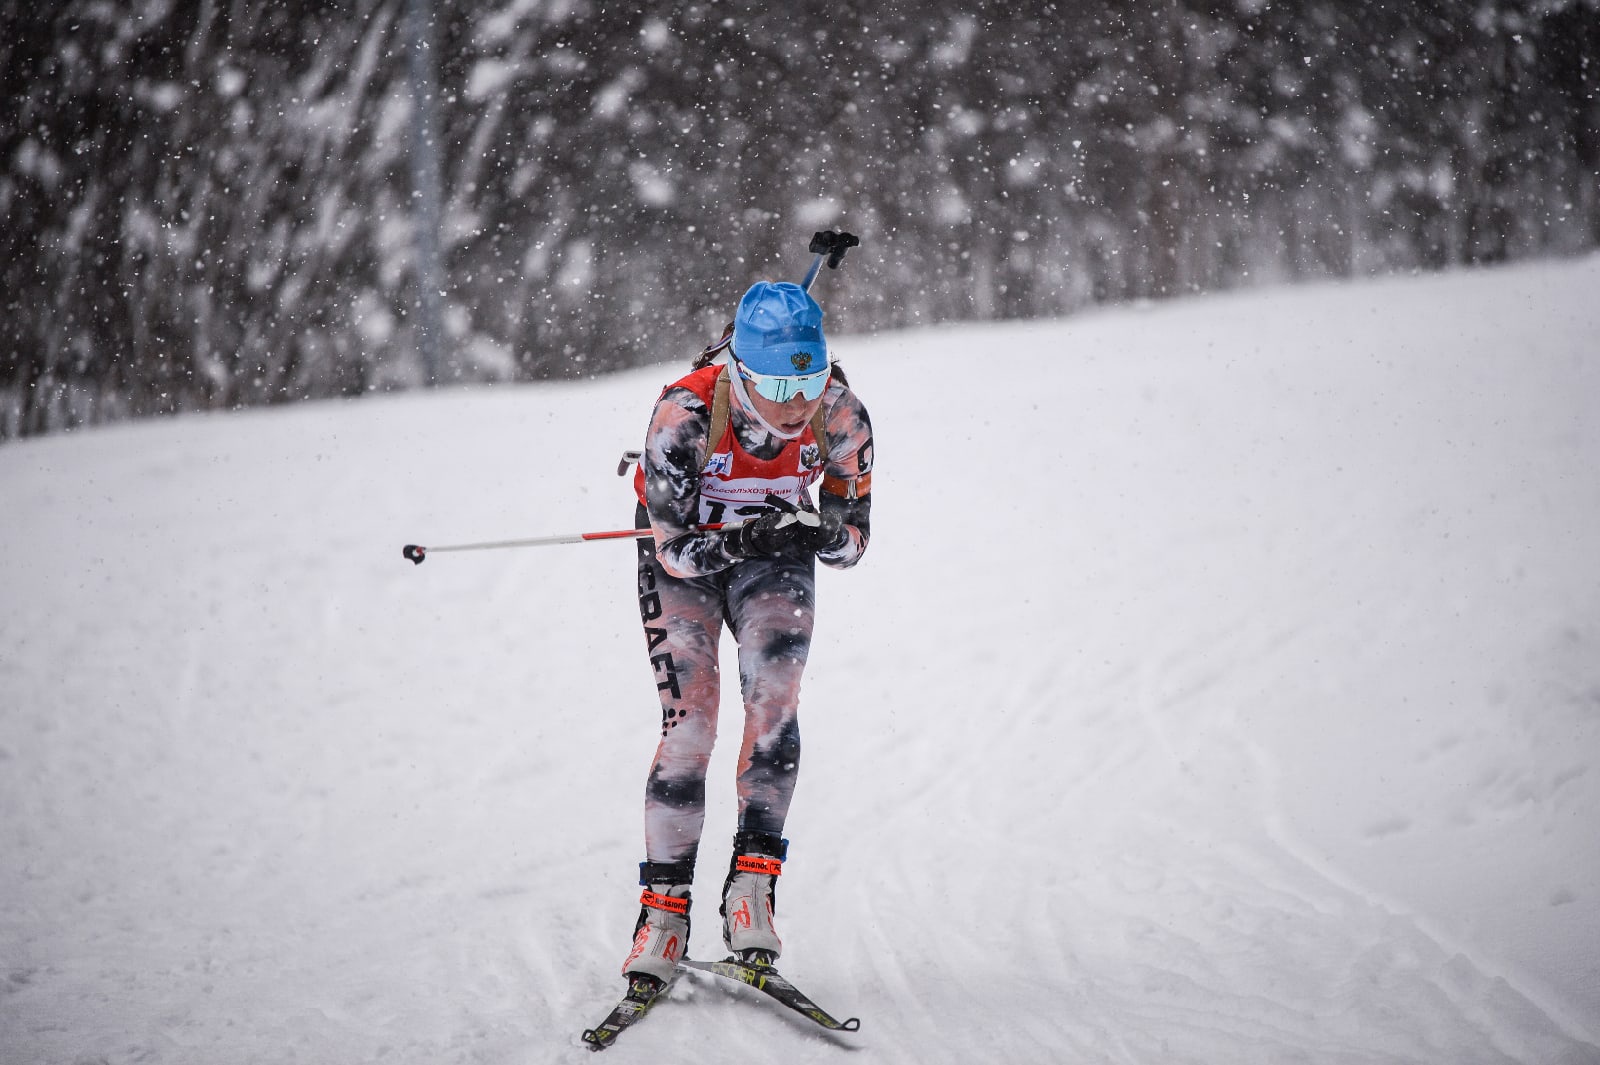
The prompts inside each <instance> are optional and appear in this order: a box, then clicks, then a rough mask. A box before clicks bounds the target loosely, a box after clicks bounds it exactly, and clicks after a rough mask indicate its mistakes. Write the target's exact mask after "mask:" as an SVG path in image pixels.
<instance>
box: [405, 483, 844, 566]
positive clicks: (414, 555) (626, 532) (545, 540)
mask: <svg viewBox="0 0 1600 1065" xmlns="http://www.w3.org/2000/svg"><path fill="white" fill-rule="evenodd" d="M763 502H764V503H766V505H767V506H769V507H772V508H775V509H777V510H783V511H788V512H789V513H790V514H794V515H796V516H797V517H798V518H799V520H800V521H801V522H802V523H803V524H806V525H814V524H816V522H817V519H816V518H815V517H814V516H813V515H812V514H811V513H810V512H809V511H801V510H800V508H799V507H797V506H795V505H794V504H793V503H791V502H789V501H788V500H787V499H784V498H783V497H782V496H779V495H774V494H772V493H771V492H768V493H767V495H766V498H765V499H764V500H763ZM801 515H804V516H801ZM807 518H810V519H811V520H810V521H807V520H806V519H807ZM741 524H742V523H741V522H737V521H718V522H712V523H711V524H709V525H696V526H695V527H694V528H695V531H696V532H711V531H713V530H715V529H734V528H737V527H738V526H739V525H741ZM650 535H651V531H650V528H649V527H648V526H646V527H645V528H643V529H607V530H606V531H604V532H580V533H557V534H556V535H555V536H536V537H534V538H533V539H531V540H491V541H489V542H487V543H481V544H446V545H444V546H443V547H423V546H422V545H421V544H407V545H406V546H405V547H403V548H401V550H400V554H401V555H403V556H405V559H406V561H408V562H411V563H412V564H414V565H418V566H420V565H422V563H423V562H424V561H425V560H426V559H427V557H428V552H429V551H432V552H434V553H436V554H437V553H439V552H442V551H495V550H499V549H500V548H502V547H547V546H549V545H550V544H581V543H584V542H586V541H588V540H638V539H642V538H643V537H646V536H650Z"/></svg>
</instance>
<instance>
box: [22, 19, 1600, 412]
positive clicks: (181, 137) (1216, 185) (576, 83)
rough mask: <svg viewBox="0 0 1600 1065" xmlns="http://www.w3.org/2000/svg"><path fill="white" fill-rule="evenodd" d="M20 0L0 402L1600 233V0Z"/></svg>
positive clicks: (1564, 246)
mask: <svg viewBox="0 0 1600 1065" xmlns="http://www.w3.org/2000/svg"><path fill="white" fill-rule="evenodd" d="M3 3H4V6H3V7H0V11H3V13H4V15H3V18H4V25H3V27H0V31H3V32H0V64H3V79H4V81H3V88H0V97H3V100H0V215H3V231H0V271H3V278H0V280H3V285H0V300H3V304H4V314H3V323H0V439H3V438H5V437H10V436H17V435H25V434H30V433H37V432H42V431H47V430H51V429H57V428H63V427H70V426H73V425H80V424H88V423H94V422H98V421H102V420H107V419H112V418H119V417H127V416H135V415H146V414H156V413H163V412H173V411H180V410H192V409H209V408H226V407H234V406H242V405H254V404H264V403H277V402H284V401H290V400H298V399H302V398H313V397H322V396H333V395H355V394H360V393H364V392H368V391H373V390H386V389H392V388H401V387H410V386H415V385H419V384H424V383H427V382H429V381H439V382H450V381H467V380H505V379H526V378H550V377H572V376H581V375H590V374H594V373H597V372H602V371H607V370H612V369H616V368H620V367H626V366H634V365H639V364H641V363H645V362H654V361H662V360H680V359H683V358H685V357H686V356H687V355H689V354H692V352H693V351H696V350H698V349H699V347H700V346H701V345H702V344H703V343H704V342H705V341H706V340H707V339H709V338H710V337H711V335H712V334H714V333H715V331H716V330H718V329H719V328H720V327H721V325H722V324H723V323H724V322H725V321H727V319H728V317H729V315H730V312H731V307H732V305H733V303H734V301H736V299H737V297H738V295H739V293H740V292H741V291H742V290H743V288H744V287H745V286H746V285H747V284H749V283H750V282H752V281H754V280H757V279H759V278H761V277H763V276H765V277H776V278H795V277H797V276H798V275H799V274H800V273H801V272H802V271H803V270H804V269H805V267H806V265H808V262H809V256H808V255H807V254H806V252H805V244H806V241H807V239H808V238H809V236H810V234H811V233H812V231H814V230H817V229H822V228H829V227H833V228H846V229H849V230H851V231H853V232H855V233H858V234H860V235H861V236H862V237H863V238H864V241H865V244H864V246H863V248H862V249H860V250H859V251H858V252H856V253H853V254H852V258H851V259H850V260H849V264H848V266H847V268H846V271H845V272H844V273H842V274H840V275H837V277H829V278H825V279H824V281H823V288H821V289H819V293H820V294H821V295H822V297H823V299H824V302H825V303H826V305H827V307H828V310H829V314H830V317H829V322H830V326H831V329H832V330H833V331H834V332H836V333H837V332H839V331H866V330H874V329H884V328H893V327H897V326H905V325H927V324H930V323H934V322H939V321H945V320H951V319H969V320H970V319H993V318H1014V317H1033V316H1045V315H1062V314H1067V313H1070V312H1072V311H1074V310H1076V309H1079V308H1082V307H1085V306H1088V305H1091V304H1097V303H1105V302H1114V301H1122V300H1129V299H1144V298H1161V297H1168V296H1174V295H1181V294H1184V293H1190V292H1197V291H1206V290H1215V289H1223V288H1230V287H1236V286H1240V285H1251V284H1261V283H1274V282H1282V281H1288V280H1294V279H1299V278H1323V277H1342V276H1356V275H1369V274H1374V273H1381V272H1390V271H1397V270H1412V269H1429V270H1431V269H1440V268H1447V267H1453V266H1458V265H1462V264H1474V263H1490V262H1498V261H1502V260H1508V259H1516V258H1522V257H1529V256H1536V255H1556V254H1569V253H1573V252H1578V251H1581V250H1584V249H1588V248H1592V247H1594V246H1595V245H1596V244H1597V243H1600V0H1481V2H1472V0H1465V2H1446V0H1405V2H1396V0H1274V2H1268V0H1225V2H1205V0H1144V2H1127V0H1082V2H1073V3H1057V4H1049V3H1030V2H1026V0H1021V2H1011V3H1004V4H1001V3H956V2H952V0H920V2H918V3H915V4H912V3H905V2H898V0H856V2H855V3H852V4H838V3H818V2H815V0H790V2H789V3H786V4H783V5H767V4H761V3H747V2H729V3H706V2H692V3H661V4H655V5H650V6H649V10H647V11H640V10H639V7H640V6H641V5H633V4H626V5H625V4H613V3H604V2H596V0H588V2H585V0H564V2H563V0H554V2H536V0H503V2H479V3H469V2H466V0H348V2H343V3H315V2H311V0H279V2H270V0H117V2H113V0H54V2H50V3H35V2H33V0H3ZM419 57H423V58H425V59H426V60H427V61H424V62H418V61H417V60H418V58H419ZM418 101H423V102H422V103H420V104H419V103H418ZM414 147H415V148H417V149H418V150H416V151H413V148H414ZM996 357H1003V356H996Z"/></svg>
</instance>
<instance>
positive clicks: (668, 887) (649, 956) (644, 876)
mask: <svg viewBox="0 0 1600 1065" xmlns="http://www.w3.org/2000/svg"><path fill="white" fill-rule="evenodd" d="M639 883H640V885H641V886H642V887H643V888H644V893H643V894H642V895H640V896H639V920H638V923H636V924H635V925H634V926H633V950H631V951H630V952H629V953H628V957H627V960H626V961H624V962H623V963H622V975H623V976H626V977H628V978H629V980H630V981H631V980H632V979H634V978H635V977H638V976H641V975H642V976H650V977H654V978H655V979H656V980H659V981H660V982H661V983H662V984H663V985H665V984H667V983H669V982H670V981H671V980H672V974H673V972H674V971H675V970H676V968H677V965H678V962H679V961H680V960H681V959H682V958H683V957H684V956H685V954H686V952H687V951H688V949H689V904H690V901H691V900H690V898H689V889H690V887H691V886H692V885H693V883H694V866H693V863H692V862H690V863H685V862H670V863H669V862H643V863H641V864H640V866H639Z"/></svg>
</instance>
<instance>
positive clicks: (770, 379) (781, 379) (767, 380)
mask: <svg viewBox="0 0 1600 1065" xmlns="http://www.w3.org/2000/svg"><path fill="white" fill-rule="evenodd" d="M733 364H734V365H735V366H736V367H738V369H739V376H740V377H742V378H744V379H745V380H746V381H748V382H749V383H750V386H751V387H752V388H754V389H755V390H756V394H757V395H759V396H760V397H761V398H762V399H770V400H771V401H772V402H774V403H787V402H789V401H790V400H791V399H793V398H794V397H796V396H804V397H805V398H806V399H807V400H813V399H816V398H817V397H818V396H820V395H822V393H824V392H826V391H827V389H828V375H829V374H831V373H832V372H833V370H832V368H831V367H828V366H824V367H823V368H822V369H820V370H818V371H817V372H816V373H808V374H805V375H803V376H800V377H796V376H793V375H780V374H766V373H756V372H755V371H754V370H752V369H750V368H749V367H748V366H746V365H745V364H744V363H742V362H740V361H739V360H738V359H734V361H733Z"/></svg>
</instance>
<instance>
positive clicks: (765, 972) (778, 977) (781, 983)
mask: <svg viewBox="0 0 1600 1065" xmlns="http://www.w3.org/2000/svg"><path fill="white" fill-rule="evenodd" d="M678 968H679V969H693V970H694V971H696V972H702V973H710V974H711V975H712V976H720V977H722V978H723V979H724V980H735V981H737V982H739V983H741V984H748V985H749V986H751V987H753V988H755V989H756V990H757V991H760V992H762V993H763V994H765V995H766V996H767V997H768V998H771V999H774V1000H776V1001H778V1002H781V1003H783V1004H784V1005H785V1006H787V1007H789V1008H790V1009H792V1010H794V1011H795V1012H796V1013H798V1014H800V1015H801V1016H802V1017H805V1018H808V1019H809V1020H811V1021H814V1022H816V1023H817V1024H820V1025H821V1026H822V1027H824V1028H827V1029H829V1030H830V1031H835V1032H854V1031H856V1030H857V1029H859V1028H860V1027H861V1021H860V1019H859V1018H856V1017H851V1018H850V1019H849V1020H844V1021H840V1020H836V1019H834V1018H833V1017H832V1016H831V1015H830V1014H829V1013H828V1012H827V1011H826V1010H824V1009H822V1007H820V1006H818V1005H817V1004H816V1003H814V1002H812V1001H811V1000H810V999H809V998H807V997H806V996H805V995H804V994H802V993H801V992H800V989H799V988H797V987H795V986H794V985H793V984H791V983H790V982H789V981H788V979H787V978H786V977H785V976H784V975H783V974H782V973H780V972H778V970H777V969H775V968H773V967H772V966H771V965H769V964H762V963H760V962H757V963H755V964H746V963H745V962H741V961H738V960H736V959H734V958H726V959H724V960H722V961H694V960H691V959H685V960H684V961H680V962H679V963H678Z"/></svg>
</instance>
